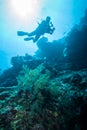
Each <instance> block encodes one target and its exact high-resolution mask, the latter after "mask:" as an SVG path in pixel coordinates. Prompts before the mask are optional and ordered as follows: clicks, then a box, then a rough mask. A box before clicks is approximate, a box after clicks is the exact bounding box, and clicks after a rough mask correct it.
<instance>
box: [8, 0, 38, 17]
mask: <svg viewBox="0 0 87 130" xmlns="http://www.w3.org/2000/svg"><path fill="white" fill-rule="evenodd" d="M10 3H11V6H12V9H13V11H14V13H15V14H16V15H17V16H18V17H20V18H27V17H33V16H35V15H36V14H38V12H39V7H40V1H38V0H10Z"/></svg>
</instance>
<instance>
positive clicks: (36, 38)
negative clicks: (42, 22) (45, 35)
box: [33, 34, 41, 42]
mask: <svg viewBox="0 0 87 130" xmlns="http://www.w3.org/2000/svg"><path fill="white" fill-rule="evenodd" d="M40 36H41V35H40V34H38V35H36V36H35V38H34V39H33V42H36V41H37V40H38V39H39V37H40Z"/></svg>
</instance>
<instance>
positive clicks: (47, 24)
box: [17, 16, 55, 42]
mask: <svg viewBox="0 0 87 130" xmlns="http://www.w3.org/2000/svg"><path fill="white" fill-rule="evenodd" d="M54 30H55V27H54V26H53V24H52V22H51V18H50V17H49V16H47V17H46V20H43V21H42V22H41V23H40V24H38V27H37V28H36V29H35V30H34V31H33V32H31V33H28V32H22V31H18V32H17V34H18V36H24V35H27V36H28V37H27V38H24V40H25V41H29V40H33V42H36V41H37V40H38V39H39V38H40V36H42V35H44V34H45V33H48V34H51V35H52V34H53V32H54Z"/></svg>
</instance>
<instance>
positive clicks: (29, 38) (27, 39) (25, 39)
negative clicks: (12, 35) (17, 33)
mask: <svg viewBox="0 0 87 130" xmlns="http://www.w3.org/2000/svg"><path fill="white" fill-rule="evenodd" d="M33 39H34V37H28V38H24V41H30V40H33Z"/></svg>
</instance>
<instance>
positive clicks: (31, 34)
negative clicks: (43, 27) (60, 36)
mask: <svg viewBox="0 0 87 130" xmlns="http://www.w3.org/2000/svg"><path fill="white" fill-rule="evenodd" d="M34 35H36V30H35V31H33V32H31V33H28V36H34Z"/></svg>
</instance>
